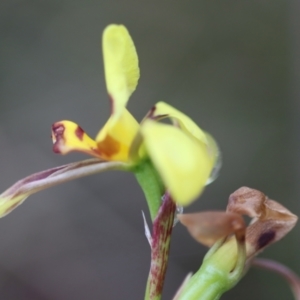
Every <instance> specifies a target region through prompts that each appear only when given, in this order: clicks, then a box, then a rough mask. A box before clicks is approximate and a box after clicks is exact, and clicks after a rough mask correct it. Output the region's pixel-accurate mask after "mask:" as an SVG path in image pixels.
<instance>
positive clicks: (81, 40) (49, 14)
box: [0, 0, 300, 300]
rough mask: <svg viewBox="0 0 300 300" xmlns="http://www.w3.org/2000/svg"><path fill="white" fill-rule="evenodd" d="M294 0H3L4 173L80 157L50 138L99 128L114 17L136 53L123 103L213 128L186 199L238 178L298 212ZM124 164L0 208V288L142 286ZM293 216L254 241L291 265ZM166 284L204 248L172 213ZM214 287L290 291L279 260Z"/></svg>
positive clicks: (131, 292)
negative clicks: (206, 170) (206, 165)
mask: <svg viewBox="0 0 300 300" xmlns="http://www.w3.org/2000/svg"><path fill="white" fill-rule="evenodd" d="M298 16H299V1H294V2H286V1H283V0H272V1H271V0H264V1H262V0H253V1H244V0H241V1H203V0H197V1H196V0H194V1H158V0H154V1H134V0H114V1H107V0H97V1H96V0H85V1H79V0H44V1H41V0H40V1H39V0H23V1H21V0H1V2H0V153H1V159H0V179H1V180H0V188H1V190H5V189H6V188H7V187H9V186H10V185H11V184H13V183H14V182H15V181H17V180H18V179H20V178H22V177H24V176H27V175H29V174H31V173H33V172H37V171H40V170H43V169H46V168H51V167H54V166H58V165H61V164H65V163H68V162H72V161H77V160H81V159H84V158H87V157H85V156H84V155H80V154H69V155H68V156H60V155H56V154H54V153H53V152H52V142H51V139H50V127H51V124H52V123H54V122H55V121H59V120H62V119H69V120H73V121H75V122H77V123H78V124H80V125H81V126H82V127H83V128H84V129H85V130H86V131H87V132H88V133H89V134H90V135H91V136H95V135H96V134H97V132H98V130H99V129H100V128H101V126H102V125H103V124H104V123H105V121H106V120H107V118H108V116H109V102H108V97H107V94H106V88H105V82H104V74H103V63H102V53H101V47H100V41H101V35H102V31H103V29H104V27H105V26H106V25H108V24H110V23H123V24H125V25H126V26H127V28H128V30H129V31H130V33H131V35H132V37H133V39H134V42H135V44H136V48H137V51H138V54H139V58H140V68H141V79H140V82H139V86H138V89H137V91H136V92H135V93H134V94H133V96H132V97H131V100H130V103H129V110H130V111H131V112H132V114H133V115H134V116H136V118H137V119H138V120H141V119H142V118H143V116H144V115H145V114H146V112H147V111H148V110H149V109H150V108H151V107H152V105H153V104H154V103H155V102H157V101H159V100H164V101H166V102H168V103H170V104H171V105H173V106H175V107H177V108H178V109H180V110H182V111H183V112H185V113H186V114H188V115H189V116H191V117H192V118H193V119H194V120H195V121H196V122H197V123H198V124H199V125H200V126H201V127H202V128H204V129H206V130H207V131H208V132H210V133H211V134H212V135H213V136H214V137H215V138H216V140H217V141H218V142H219V145H220V148H221V150H222V154H223V168H222V170H221V174H220V176H219V178H218V180H217V181H216V182H214V183H213V184H211V185H210V186H208V187H207V189H206V190H205V192H204V193H203V195H202V196H201V198H200V199H199V201H197V202H195V203H194V204H193V205H191V206H190V207H188V208H187V209H186V210H185V211H188V212H192V211H199V210H211V209H219V210H222V209H224V208H225V207H226V203H227V199H228V196H229V194H231V193H232V192H233V191H235V190H236V189H237V188H239V187H241V186H244V185H245V186H249V187H252V188H256V189H259V190H261V191H263V192H264V193H266V194H267V195H268V196H269V197H270V198H273V199H275V200H278V201H280V202H281V203H282V204H283V205H285V206H286V207H287V208H289V209H290V210H291V211H292V212H294V213H296V214H298V215H300V184H299V182H300V154H299V153H300V139H299V128H300V127H299V126H300V121H299V117H300V104H299V94H300V89H299V86H300V85H299V82H300V61H299V57H300V54H299V53H300V52H299V50H300V43H299V41H300V37H299V34H298V30H299V28H300V27H299V26H300V21H299V17H298ZM141 210H144V211H145V212H147V206H146V201H145V200H144V197H143V194H142V192H141V190H140V188H139V186H138V185H137V183H136V181H135V179H134V177H133V175H132V174H127V173H122V172H109V173H103V174H99V175H95V176H91V177H88V178H83V179H80V180H77V181H73V182H70V183H67V184H64V185H62V186H58V187H55V188H52V189H49V190H46V191H43V192H41V193H38V194H36V195H34V196H32V197H30V199H29V200H27V201H26V202H25V204H24V205H22V206H21V207H19V208H18V209H17V210H16V211H14V212H13V213H12V214H11V215H9V216H7V217H6V218H4V219H1V220H0V227H1V230H0V241H1V243H0V299H3V300H19V299H22V300H48V299H51V300H65V299H73V300H82V299H89V300H93V299H107V300H110V299H137V300H138V299H143V296H144V290H145V283H146V279H147V275H148V270H149V262H150V248H149V246H148V242H147V240H146V238H145V237H144V229H143V221H142V214H141ZM299 235H300V227H299V225H297V226H296V228H295V229H294V230H293V231H292V232H291V233H290V234H289V235H288V236H287V237H285V238H284V239H283V240H282V241H281V242H279V243H277V244H275V245H273V246H272V247H270V248H269V249H267V250H265V251H264V253H262V254H261V255H260V256H262V257H268V258H272V259H275V260H278V261H280V262H282V263H284V264H286V265H288V266H290V267H292V268H293V269H294V270H295V271H296V272H298V274H300V261H299V253H300V243H299ZM171 248H172V249H171V254H170V263H169V268H168V273H167V279H166V284H165V289H164V295H163V296H164V297H163V299H171V297H172V296H173V295H174V293H175V291H176V289H177V288H178V286H179V285H180V283H181V282H182V281H183V279H184V277H185V276H186V274H187V273H188V272H190V271H192V272H195V271H196V270H197V269H198V268H199V266H200V264H201V261H202V258H203V255H204V254H205V252H206V248H205V247H203V246H201V245H199V244H197V243H196V242H195V241H194V240H193V239H192V238H191V237H190V236H189V235H188V233H187V232H186V229H185V228H183V227H182V226H181V225H177V226H176V227H175V229H174V234H173V240H172V247H171ZM222 299H256V300H260V299H274V300H282V299H293V297H292V294H291V292H290V290H289V288H288V286H287V284H286V283H285V282H284V281H283V280H281V279H280V278H279V277H278V276H277V275H275V274H272V273H270V272H267V271H261V270H257V269H254V268H253V269H251V270H250V271H249V273H248V274H247V275H246V276H245V278H244V279H243V280H242V281H241V282H240V283H239V284H238V286H237V287H236V288H234V289H233V290H232V291H230V292H228V293H226V294H225V295H224V296H223V298H222Z"/></svg>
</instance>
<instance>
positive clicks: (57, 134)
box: [52, 122, 65, 153]
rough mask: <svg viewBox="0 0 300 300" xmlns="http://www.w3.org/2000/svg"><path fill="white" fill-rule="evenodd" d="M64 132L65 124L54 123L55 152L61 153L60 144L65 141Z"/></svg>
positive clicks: (53, 139)
mask: <svg viewBox="0 0 300 300" xmlns="http://www.w3.org/2000/svg"><path fill="white" fill-rule="evenodd" d="M64 132H65V126H64V125H63V124H62V123H60V122H57V123H54V124H53V125H52V141H53V151H54V152H55V153H61V151H60V144H61V142H63V143H64Z"/></svg>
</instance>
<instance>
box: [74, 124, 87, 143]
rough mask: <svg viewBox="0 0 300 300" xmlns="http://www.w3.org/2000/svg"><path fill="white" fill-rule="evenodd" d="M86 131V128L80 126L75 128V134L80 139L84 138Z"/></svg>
mask: <svg viewBox="0 0 300 300" xmlns="http://www.w3.org/2000/svg"><path fill="white" fill-rule="evenodd" d="M84 133H85V132H84V130H83V129H82V128H81V127H80V126H77V128H76V130H75V135H76V136H77V137H78V139H79V140H81V141H82V140H83V136H84Z"/></svg>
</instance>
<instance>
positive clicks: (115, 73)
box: [102, 25, 140, 120]
mask: <svg viewBox="0 0 300 300" xmlns="http://www.w3.org/2000/svg"><path fill="white" fill-rule="evenodd" d="M102 46H103V58H104V71H105V79H106V87H107V91H108V94H109V96H110V98H111V100H112V115H114V118H113V119H114V120H116V119H117V118H118V117H119V116H120V114H121V113H122V111H123V109H124V108H125V106H126V104H127V101H128V99H129V97H130V95H131V94H132V93H133V92H134V90H135V88H136V86H137V83H138V80H139V76H140V71H139V66H138V56H137V53H136V50H135V46H134V43H133V41H132V39H131V37H130V35H129V33H128V31H127V29H126V28H125V27H124V26H123V25H109V26H107V27H106V29H105V30H104V32H103V39H102Z"/></svg>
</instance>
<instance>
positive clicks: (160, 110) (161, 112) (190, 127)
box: [145, 102, 222, 184]
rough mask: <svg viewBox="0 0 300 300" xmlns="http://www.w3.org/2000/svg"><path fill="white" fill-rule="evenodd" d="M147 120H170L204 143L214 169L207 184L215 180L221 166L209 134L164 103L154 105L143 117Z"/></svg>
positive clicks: (218, 152) (217, 150)
mask: <svg viewBox="0 0 300 300" xmlns="http://www.w3.org/2000/svg"><path fill="white" fill-rule="evenodd" d="M147 118H150V119H155V120H161V119H164V118H170V119H172V121H173V124H174V125H175V126H179V127H180V128H181V129H182V130H183V131H185V132H186V133H188V134H190V135H192V136H193V137H195V138H196V139H197V140H199V141H201V142H202V143H205V144H206V145H207V149H208V153H209V155H210V158H211V160H212V163H213V165H214V169H213V171H212V173H211V176H210V177H209V178H208V181H207V184H209V183H211V182H213V181H214V180H215V179H216V177H217V176H218V173H219V170H220V168H221V165H222V161H221V153H220V150H219V147H218V144H217V143H216V141H215V140H214V138H213V137H212V136H211V135H210V134H209V133H207V132H205V131H204V130H202V129H201V128H199V127H198V125H197V124H196V123H195V122H194V121H193V120H192V119H191V118H190V117H188V116H187V115H185V114H184V113H182V112H181V111H179V110H178V109H176V108H174V107H173V106H171V105H169V104H167V103H165V102H158V103H156V105H155V106H154V107H153V108H152V109H151V110H150V112H149V113H148V114H147V116H146V117H145V119H147Z"/></svg>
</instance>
